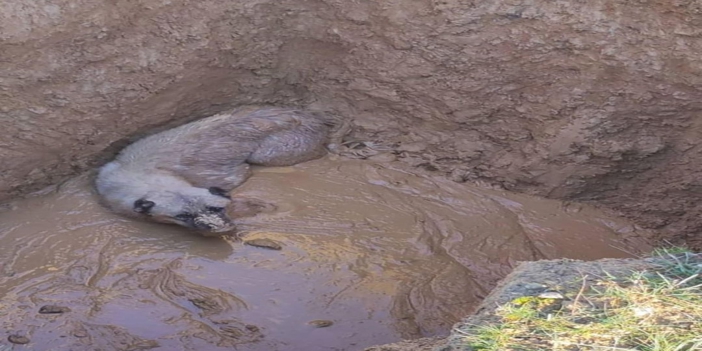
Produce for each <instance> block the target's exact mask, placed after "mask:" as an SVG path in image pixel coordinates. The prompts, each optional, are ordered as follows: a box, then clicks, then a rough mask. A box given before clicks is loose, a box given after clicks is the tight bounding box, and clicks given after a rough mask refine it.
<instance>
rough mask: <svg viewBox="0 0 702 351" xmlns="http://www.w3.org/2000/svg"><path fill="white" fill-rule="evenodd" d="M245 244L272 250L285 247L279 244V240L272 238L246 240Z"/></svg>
mask: <svg viewBox="0 0 702 351" xmlns="http://www.w3.org/2000/svg"><path fill="white" fill-rule="evenodd" d="M244 245H249V246H254V247H260V248H264V249H270V250H280V249H282V248H283V247H282V246H281V245H280V244H278V243H277V242H275V241H273V240H270V239H251V240H246V241H244Z"/></svg>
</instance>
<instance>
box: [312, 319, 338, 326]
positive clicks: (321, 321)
mask: <svg viewBox="0 0 702 351" xmlns="http://www.w3.org/2000/svg"><path fill="white" fill-rule="evenodd" d="M307 324H309V325H311V326H313V327H315V328H326V327H331V326H332V325H334V322H332V321H330V320H326V319H315V320H313V321H309V322H307Z"/></svg>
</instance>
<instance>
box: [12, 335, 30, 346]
mask: <svg viewBox="0 0 702 351" xmlns="http://www.w3.org/2000/svg"><path fill="white" fill-rule="evenodd" d="M7 341H9V342H11V343H13V344H20V345H24V344H29V338H27V337H26V336H22V335H17V334H13V335H10V336H8V337H7Z"/></svg>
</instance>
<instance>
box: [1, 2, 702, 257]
mask: <svg viewBox="0 0 702 351" xmlns="http://www.w3.org/2000/svg"><path fill="white" fill-rule="evenodd" d="M700 10H702V5H699V3H698V2H696V1H691V0H690V1H687V0H675V1H663V0H658V1H655V0H651V1H647V0H640V1H636V2H634V1H624V0H618V1H610V0H591V1H555V2H554V1H539V0H521V1H507V0H496V1H489V2H481V1H470V0H433V1H430V0H421V1H420V0H386V1H380V2H369V1H358V0H355V1H348V0H294V1H293V0H278V1H272V0H249V1H243V2H224V1H215V0H198V1H194V0H193V1H187V0H163V1H151V0H137V1H127V0H111V1H107V0H103V1H100V0H72V1H69V0H44V1H40V2H34V3H32V4H29V3H24V2H10V1H6V2H3V3H0V121H2V122H3V126H4V132H3V134H2V135H1V136H0V164H1V165H2V167H3V169H2V173H0V199H8V198H9V197H11V196H17V195H20V194H23V193H26V192H28V191H31V190H34V189H38V188H39V187H41V186H44V185H47V184H49V183H52V182H56V181H58V180H60V179H63V178H66V177H68V176H70V175H72V174H75V173H76V172H77V171H79V170H83V169H86V168H88V167H92V166H95V165H98V164H100V162H103V161H104V160H105V158H107V157H110V156H111V155H112V154H113V153H114V152H115V151H116V150H117V149H118V148H119V147H121V146H122V145H124V143H125V142H127V141H128V138H130V137H132V138H133V137H136V136H139V135H142V134H143V133H144V132H145V131H148V130H149V129H150V128H153V127H155V126H163V125H166V124H168V123H181V122H182V121H185V120H189V119H194V118H198V117H203V116H206V115H208V114H211V113H214V112H216V111H219V110H222V109H224V108H226V107H229V106H234V105H240V104H251V103H255V104H262V103H265V104H276V105H296V106H307V107H310V108H316V109H327V110H332V111H335V112H337V113H340V114H342V115H344V116H346V117H348V118H353V119H354V120H355V121H356V124H357V125H359V126H360V129H359V131H357V134H358V136H359V137H360V138H366V139H367V138H371V139H378V140H383V141H385V142H386V143H388V144H389V145H390V146H391V147H393V148H395V150H396V151H397V153H398V154H399V159H400V160H404V161H407V162H410V163H411V164H413V165H416V166H417V167H421V168H424V169H426V170H427V171H430V172H443V173H445V174H446V175H447V176H450V177H452V178H453V179H455V180H456V181H473V180H487V181H490V182H494V183H497V184H500V185H502V186H503V187H505V188H507V189H511V190H516V191H523V192H529V193H532V194H538V195H542V196H548V197H552V198H561V199H567V200H586V201H594V202H597V203H599V204H604V205H607V206H609V207H610V208H613V209H616V210H619V211H622V212H623V213H624V214H626V215H628V216H630V217H632V218H635V219H636V220H638V221H639V223H641V224H642V225H645V226H648V227H652V228H658V229H663V230H666V231H669V232H671V233H675V235H676V237H677V238H681V239H685V240H687V241H688V242H690V243H692V244H696V245H697V246H698V247H699V246H700V245H701V244H702V240H701V239H700V238H699V237H695V235H697V232H698V231H699V230H700V228H702V220H701V219H700V218H702V216H700V214H702V207H700V205H699V201H698V200H699V199H700V197H701V196H702V192H701V191H700V189H702V183H701V182H700V180H699V178H700V177H699V175H700V171H701V166H700V165H699V164H700V163H699V161H700V160H702V155H701V153H700V144H701V143H702V142H701V140H702V139H701V138H700V124H701V122H702V119H701V118H700V112H699V111H700V107H701V106H702V104H701V103H700V95H702V88H700V82H702V76H700V72H702V60H701V59H700V57H699V53H700V52H702V51H701V48H702V41H701V40H700V35H701V33H702V31H701V30H700V29H699V28H701V27H700V24H702V14H700Z"/></svg>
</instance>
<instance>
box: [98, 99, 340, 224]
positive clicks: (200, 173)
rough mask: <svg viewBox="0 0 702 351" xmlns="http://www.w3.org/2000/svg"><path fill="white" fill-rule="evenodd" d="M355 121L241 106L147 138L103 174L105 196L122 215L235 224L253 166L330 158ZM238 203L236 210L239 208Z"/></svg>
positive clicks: (100, 182)
mask: <svg viewBox="0 0 702 351" xmlns="http://www.w3.org/2000/svg"><path fill="white" fill-rule="evenodd" d="M347 131H348V124H347V123H345V122H343V121H342V119H340V118H338V117H332V116H328V115H324V114H319V113H312V112H306V111H300V110H296V109H288V108H276V107H265V108H239V109H236V110H233V111H229V112H225V113H220V114H217V115H214V116H211V117H208V118H204V119H201V120H198V121H195V122H192V123H188V124H185V125H182V126H180V127H177V128H174V129H170V130H166V131H164V132H161V133H158V134H154V135H151V136H149V137H146V138H144V139H141V140H139V141H137V142H135V143H133V144H131V145H129V146H127V147H126V148H125V149H124V150H122V151H121V152H120V153H119V154H118V155H117V157H116V158H115V160H113V161H112V162H110V163H108V164H106V165H104V166H103V167H102V168H101V169H100V170H99V173H98V176H97V179H96V186H97V191H98V194H99V195H100V198H101V201H102V202H103V203H104V204H105V205H106V206H107V207H109V208H110V209H112V210H113V211H115V212H117V213H120V214H122V215H127V216H131V217H137V218H143V219H146V220H151V221H156V222H161V223H173V224H177V225H181V226H184V227H188V228H192V229H196V230H199V231H203V232H216V233H221V232H229V231H232V230H233V229H234V225H233V223H232V218H231V217H230V215H228V214H227V212H232V211H233V212H237V211H246V210H247V209H249V208H250V206H249V205H250V204H249V203H246V201H247V200H245V199H234V200H233V199H231V198H230V197H229V192H230V191H231V190H232V189H234V188H235V187H237V186H239V185H240V184H241V183H243V182H244V181H245V180H246V179H247V178H248V177H249V176H250V174H251V170H250V165H261V166H289V165H293V164H297V163H300V162H305V161H309V160H313V159H316V158H319V157H322V156H323V155H325V154H326V153H327V151H328V150H332V149H333V148H334V146H335V145H338V143H339V142H340V140H341V138H342V137H343V135H344V134H345V133H346V132H347ZM232 207H233V210H231V208H232Z"/></svg>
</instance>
